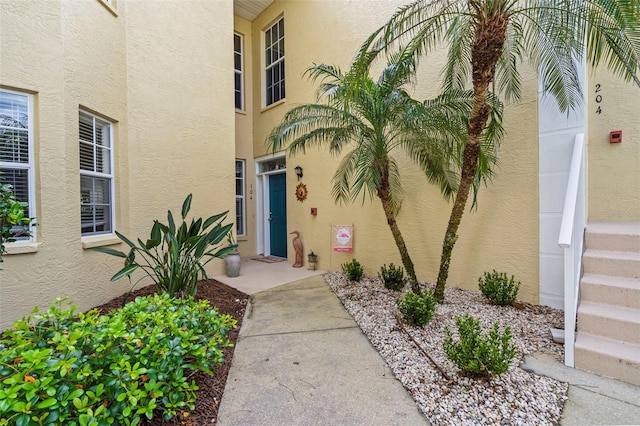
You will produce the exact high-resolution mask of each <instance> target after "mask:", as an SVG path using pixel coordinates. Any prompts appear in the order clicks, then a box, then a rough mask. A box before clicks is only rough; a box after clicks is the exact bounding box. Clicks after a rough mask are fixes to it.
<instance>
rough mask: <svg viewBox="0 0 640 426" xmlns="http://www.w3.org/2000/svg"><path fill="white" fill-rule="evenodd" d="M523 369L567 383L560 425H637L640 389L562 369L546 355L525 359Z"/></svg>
mask: <svg viewBox="0 0 640 426" xmlns="http://www.w3.org/2000/svg"><path fill="white" fill-rule="evenodd" d="M522 367H523V368H524V369H525V370H528V371H531V372H533V373H535V374H539V375H541V376H547V377H551V378H553V379H556V380H560V381H561V382H566V383H569V400H568V401H567V402H566V403H565V404H564V410H563V411H562V417H561V418H560V424H562V425H563V426H586V425H640V387H638V386H634V385H630V384H628V383H622V382H620V381H617V380H613V379H609V378H606V377H601V376H598V375H596V374H592V373H588V372H586V371H582V370H577V369H575V368H570V367H566V366H565V365H564V364H562V363H560V362H558V361H556V359H555V358H554V357H553V356H551V355H547V354H534V355H531V356H527V357H525V363H524V365H522Z"/></svg>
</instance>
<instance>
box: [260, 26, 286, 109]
mask: <svg viewBox="0 0 640 426" xmlns="http://www.w3.org/2000/svg"><path fill="white" fill-rule="evenodd" d="M264 63H265V90H266V93H265V104H266V106H269V105H271V104H273V103H275V102H278V101H279V100H281V99H284V97H285V91H284V18H280V19H279V20H278V22H276V23H275V24H273V25H272V26H271V27H270V28H269V29H268V30H266V31H265V32H264Z"/></svg>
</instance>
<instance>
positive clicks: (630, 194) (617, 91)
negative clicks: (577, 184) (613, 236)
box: [587, 67, 640, 221]
mask: <svg viewBox="0 0 640 426" xmlns="http://www.w3.org/2000/svg"><path fill="white" fill-rule="evenodd" d="M587 98H588V102H587V114H588V120H589V130H588V139H589V151H588V163H589V165H588V169H587V170H588V206H589V210H588V219H589V220H619V221H640V119H639V114H640V88H638V87H637V86H635V85H633V84H631V83H625V82H623V81H621V80H620V79H619V78H617V77H614V76H613V75H612V74H611V73H610V72H608V71H607V70H606V69H604V67H600V68H599V69H598V70H596V71H593V70H592V71H591V73H590V75H589V83H588V86H587ZM598 107H600V113H599V114H598V113H597V112H596V111H597V110H598ZM614 130H622V143H619V144H610V143H609V132H611V131H614Z"/></svg>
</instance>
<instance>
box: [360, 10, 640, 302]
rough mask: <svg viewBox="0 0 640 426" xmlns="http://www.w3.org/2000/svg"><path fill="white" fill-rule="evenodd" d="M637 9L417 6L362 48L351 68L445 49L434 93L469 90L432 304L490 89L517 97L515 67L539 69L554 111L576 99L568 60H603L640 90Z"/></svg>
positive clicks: (440, 288) (474, 161)
mask: <svg viewBox="0 0 640 426" xmlns="http://www.w3.org/2000/svg"><path fill="white" fill-rule="evenodd" d="M639 21H640V2H639V1H638V0H417V1H414V2H413V3H411V4H409V5H407V6H405V7H402V8H400V9H398V11H397V12H396V13H395V14H394V15H393V16H392V17H391V19H390V20H389V21H388V22H387V23H386V24H385V25H384V26H383V27H382V28H380V29H379V30H378V31H376V32H375V33H374V34H372V35H371V37H370V38H369V39H368V40H367V41H366V42H365V44H364V45H363V46H362V47H361V50H360V52H359V57H358V58H357V59H356V63H357V66H358V67H359V68H360V69H361V72H362V70H364V69H368V68H369V66H370V64H371V61H373V59H374V58H375V57H376V55H377V54H378V53H380V52H381V51H383V50H389V49H390V48H391V47H392V46H393V45H394V44H398V43H403V44H405V45H406V46H408V47H407V48H405V50H412V51H413V54H414V55H416V56H417V57H418V56H425V55H428V54H430V53H431V52H433V51H434V50H435V49H438V48H440V47H442V46H445V47H446V48H448V60H447V63H446V65H445V67H444V70H443V89H444V91H445V92H446V91H448V90H460V89H462V88H464V87H465V86H466V85H467V84H468V82H471V84H472V88H473V96H474V100H473V107H472V110H471V114H470V116H469V126H468V129H467V138H466V144H465V146H464V154H463V159H464V160H463V165H462V168H461V176H460V183H459V187H458V191H457V193H456V196H455V200H454V203H453V207H452V210H451V215H450V218H449V223H448V226H447V230H446V233H445V236H444V241H443V244H442V255H441V260H440V270H439V274H438V281H437V284H436V289H435V296H436V298H437V299H438V300H439V301H442V300H443V299H444V288H445V285H446V281H447V277H448V274H449V264H450V261H451V252H452V250H453V247H454V245H455V243H456V241H457V239H458V235H457V231H458V226H459V225H460V221H461V219H462V215H463V212H464V210H465V206H466V203H467V199H468V196H469V189H470V188H471V187H472V186H473V182H474V178H475V176H476V170H477V167H478V164H479V161H478V160H479V154H480V148H481V139H482V134H483V132H484V131H485V128H486V126H487V122H488V119H489V116H490V112H491V108H490V106H489V105H488V102H487V100H488V98H489V95H490V94H491V93H493V92H495V93H498V94H500V96H501V97H502V98H503V99H505V100H507V101H517V100H519V98H520V85H521V77H520V73H519V70H518V66H519V65H520V64H522V63H528V64H529V65H531V66H533V67H534V68H535V69H537V70H538V75H539V78H540V81H541V83H542V87H543V89H544V91H545V92H546V93H548V94H550V95H551V96H553V97H554V98H555V99H556V100H557V102H558V105H559V107H560V108H561V110H562V111H565V112H568V111H569V110H571V109H573V108H574V107H576V106H577V105H578V104H579V103H580V102H581V101H582V91H581V88H580V83H579V80H578V71H577V67H576V62H580V61H582V60H583V59H585V57H586V60H587V61H588V62H589V63H590V64H591V65H592V66H594V67H595V66H597V65H598V64H599V63H600V62H604V63H605V64H606V65H607V67H608V68H609V69H610V70H612V72H614V73H615V74H616V75H617V76H619V77H621V78H623V79H624V80H627V81H633V82H635V84H637V85H638V86H640V78H639V77H638V70H639V63H640V22H639Z"/></svg>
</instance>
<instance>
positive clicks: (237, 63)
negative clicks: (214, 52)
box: [233, 34, 244, 110]
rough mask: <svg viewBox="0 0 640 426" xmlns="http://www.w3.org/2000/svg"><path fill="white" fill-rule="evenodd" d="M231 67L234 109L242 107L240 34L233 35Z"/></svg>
mask: <svg viewBox="0 0 640 426" xmlns="http://www.w3.org/2000/svg"><path fill="white" fill-rule="evenodd" d="M233 68H234V74H233V78H234V82H235V97H236V109H239V110H243V109H244V87H243V78H242V36H241V35H240V34H234V35H233Z"/></svg>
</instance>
